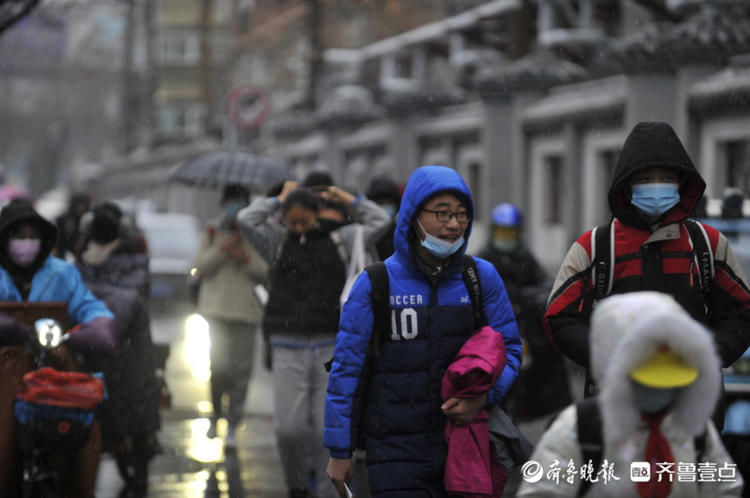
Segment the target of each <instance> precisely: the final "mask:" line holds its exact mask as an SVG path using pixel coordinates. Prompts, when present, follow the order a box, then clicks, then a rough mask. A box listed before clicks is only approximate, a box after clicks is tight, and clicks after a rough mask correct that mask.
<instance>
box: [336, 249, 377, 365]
mask: <svg viewBox="0 0 750 498" xmlns="http://www.w3.org/2000/svg"><path fill="white" fill-rule="evenodd" d="M365 271H366V272H367V274H368V276H369V277H370V286H371V290H370V301H371V302H372V319H373V326H372V336H371V337H370V351H368V353H367V360H368V361H370V359H371V358H377V357H378V356H380V344H381V342H382V341H383V340H384V338H385V334H388V329H387V326H388V318H389V313H388V310H389V306H388V295H389V290H390V282H389V280H388V271H387V270H386V268H385V263H383V262H382V261H376V262H375V263H371V264H369V265H367V267H366V268H365ZM323 365H324V366H325V368H326V372H330V371H331V366H333V358H331V359H330V360H328V361H327V362H325V363H324V364H323Z"/></svg>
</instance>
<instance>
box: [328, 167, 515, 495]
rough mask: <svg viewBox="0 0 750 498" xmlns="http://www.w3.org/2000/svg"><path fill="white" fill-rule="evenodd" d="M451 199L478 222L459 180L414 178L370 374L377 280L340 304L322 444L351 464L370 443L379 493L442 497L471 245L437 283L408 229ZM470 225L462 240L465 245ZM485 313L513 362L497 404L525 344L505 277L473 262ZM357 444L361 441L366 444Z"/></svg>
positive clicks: (469, 324)
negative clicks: (446, 408)
mask: <svg viewBox="0 0 750 498" xmlns="http://www.w3.org/2000/svg"><path fill="white" fill-rule="evenodd" d="M442 193H453V194H456V195H457V196H458V197H459V198H460V199H462V200H463V201H464V202H465V203H466V205H467V208H468V209H469V212H470V214H471V215H472V218H473V213H474V206H473V202H472V199H471V193H470V191H469V189H468V187H467V186H466V184H465V183H464V181H463V179H462V178H461V176H460V175H459V174H458V173H457V172H456V171H455V170H453V169H451V168H447V167H443V166H424V167H421V168H419V169H417V170H416V171H415V172H414V173H413V174H412V176H411V178H410V179H409V182H408V184H407V186H406V190H405V192H404V196H403V199H402V203H401V210H400V211H399V216H398V223H397V226H396V230H395V234H394V246H395V252H394V254H393V255H392V256H391V257H390V258H388V259H386V261H385V265H386V269H387V271H388V276H389V281H390V289H389V297H390V310H391V315H390V320H387V322H388V323H389V324H390V334H389V335H388V337H387V338H385V337H384V338H383V340H382V341H381V345H380V354H379V356H378V357H377V359H376V360H375V362H374V365H373V367H372V370H371V371H368V369H367V368H365V367H364V365H365V360H366V357H367V355H368V352H369V348H370V346H369V344H370V337H371V335H372V333H373V312H372V304H371V298H370V293H371V283H370V279H369V276H368V274H367V272H363V273H362V274H361V275H360V276H359V278H358V279H357V281H356V282H355V284H354V286H353V288H352V291H351V293H350V294H349V299H348V301H347V302H346V304H345V305H344V308H343V311H342V315H341V321H340V324H339V332H338V335H337V338H336V348H335V352H334V358H333V364H332V369H331V374H330V378H329V382H328V394H327V398H326V407H325V433H324V444H325V446H326V447H327V448H329V450H330V453H331V456H333V457H336V458H348V457H350V456H351V454H352V450H353V449H354V448H356V447H359V444H358V443H359V442H360V440H363V441H364V445H365V449H366V451H367V467H368V473H369V479H370V487H371V491H372V493H373V495H377V496H388V497H396V496H403V497H407V496H408V497H414V496H445V490H444V487H443V470H444V468H445V458H446V455H447V446H446V443H445V440H444V437H443V425H444V423H445V417H444V415H443V413H442V411H441V409H440V405H441V399H440V382H441V379H442V377H443V374H444V372H445V370H446V368H447V367H448V365H450V363H451V362H452V361H453V360H454V359H455V357H456V354H457V353H458V351H459V349H460V348H461V346H462V345H463V344H464V342H466V340H467V339H468V338H469V337H471V335H472V334H473V333H474V331H475V330H474V328H475V324H474V316H473V312H472V303H471V298H470V294H469V292H468V290H467V288H466V286H465V284H464V280H463V277H462V274H461V272H462V270H463V266H462V255H463V253H464V252H465V250H466V242H465V243H464V245H463V246H462V247H461V248H460V250H459V251H458V252H457V253H456V254H455V255H454V256H453V257H451V258H450V260H449V263H448V264H447V266H446V268H445V269H444V271H443V273H442V275H441V276H440V278H439V280H437V282H436V283H434V284H433V283H431V280H430V279H429V278H428V277H427V275H425V274H424V273H423V272H422V271H421V270H420V269H419V266H418V265H417V262H416V257H417V256H416V247H415V245H414V244H418V243H419V239H418V237H417V236H416V234H415V233H414V231H413V229H412V228H411V226H412V222H413V220H414V218H415V216H416V215H417V214H418V213H419V212H420V210H421V207H422V206H423V205H424V204H425V202H426V201H428V200H429V199H430V198H431V197H434V196H435V195H437V194H442ZM470 233H471V224H469V226H468V227H467V230H466V233H465V234H464V237H465V239H466V240H468V237H469V235H470ZM475 260H476V264H477V269H478V272H479V280H480V283H481V296H482V303H481V309H482V312H483V314H484V315H485V316H486V318H487V323H488V324H489V326H490V327H492V328H493V329H494V330H496V331H497V332H499V333H501V334H502V335H503V339H504V342H505V347H506V350H507V363H506V366H505V369H504V370H503V372H502V374H501V375H500V378H499V379H498V381H497V382H496V384H495V386H494V387H493V389H492V390H491V391H490V392H489V393H488V394H489V403H496V402H498V401H500V400H501V399H502V398H503V397H504V396H505V394H506V393H507V392H508V390H509V389H510V387H511V386H512V384H513V381H514V380H515V378H516V376H517V375H518V370H519V367H520V364H521V341H520V338H519V335H518V328H517V327H516V321H515V317H514V315H513V310H512V307H511V304H510V301H509V300H508V296H507V294H506V291H505V287H504V285H503V282H502V280H501V279H500V276H499V275H498V273H497V271H496V270H495V268H494V267H493V266H492V265H491V264H490V263H488V262H487V261H485V260H482V259H479V258H475ZM360 438H361V439H360Z"/></svg>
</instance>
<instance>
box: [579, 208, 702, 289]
mask: <svg viewBox="0 0 750 498" xmlns="http://www.w3.org/2000/svg"><path fill="white" fill-rule="evenodd" d="M614 225H615V223H614V220H613V221H611V222H609V223H606V224H604V225H599V226H598V227H596V228H594V229H593V230H592V231H591V239H592V241H593V243H592V244H591V249H592V254H591V266H590V268H591V280H592V282H594V291H595V302H598V301H601V300H602V299H604V298H605V297H607V296H609V295H610V294H611V293H612V284H613V281H614V273H615V265H614V263H615V262H616V257H615V229H614ZM682 225H683V226H684V227H685V228H686V229H687V231H688V235H689V236H690V245H691V246H692V248H693V258H694V260H695V263H696V264H697V267H698V270H699V277H700V286H701V292H703V296H704V301H705V302H706V303H707V302H708V300H709V295H710V292H711V281H712V280H713V278H714V275H715V273H716V269H715V267H714V253H713V250H712V249H711V242H710V240H709V239H708V234H707V233H706V230H705V229H704V228H703V226H702V225H701V224H700V223H698V222H697V221H695V220H691V219H689V218H687V219H685V220H683V221H682Z"/></svg>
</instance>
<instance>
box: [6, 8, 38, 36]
mask: <svg viewBox="0 0 750 498" xmlns="http://www.w3.org/2000/svg"><path fill="white" fill-rule="evenodd" d="M38 3H39V0H0V35H2V33H3V32H4V31H5V30H7V29H8V28H10V27H11V26H13V25H14V24H15V23H17V22H18V21H20V20H21V19H23V18H24V16H26V15H27V14H28V13H29V12H31V10H32V9H33V8H34V7H36V6H37V4H38Z"/></svg>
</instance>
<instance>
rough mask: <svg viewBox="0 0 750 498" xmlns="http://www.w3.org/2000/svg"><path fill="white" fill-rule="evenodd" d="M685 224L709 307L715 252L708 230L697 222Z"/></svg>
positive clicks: (705, 300)
mask: <svg viewBox="0 0 750 498" xmlns="http://www.w3.org/2000/svg"><path fill="white" fill-rule="evenodd" d="M683 223H684V224H685V228H686V229H687V231H688V234H689V235H690V242H691V244H692V245H693V254H695V259H696V263H697V264H698V272H699V277H700V284H701V291H702V292H703V300H704V302H705V303H706V305H708V303H709V302H710V300H709V297H710V295H711V282H712V281H713V279H714V275H715V274H716V268H715V266H714V252H713V250H712V249H711V241H710V240H709V239H708V234H707V233H706V229H705V228H703V225H701V224H700V223H698V222H697V221H695V220H691V219H686V220H685V221H684V222H683ZM706 311H707V312H708V308H706Z"/></svg>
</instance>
